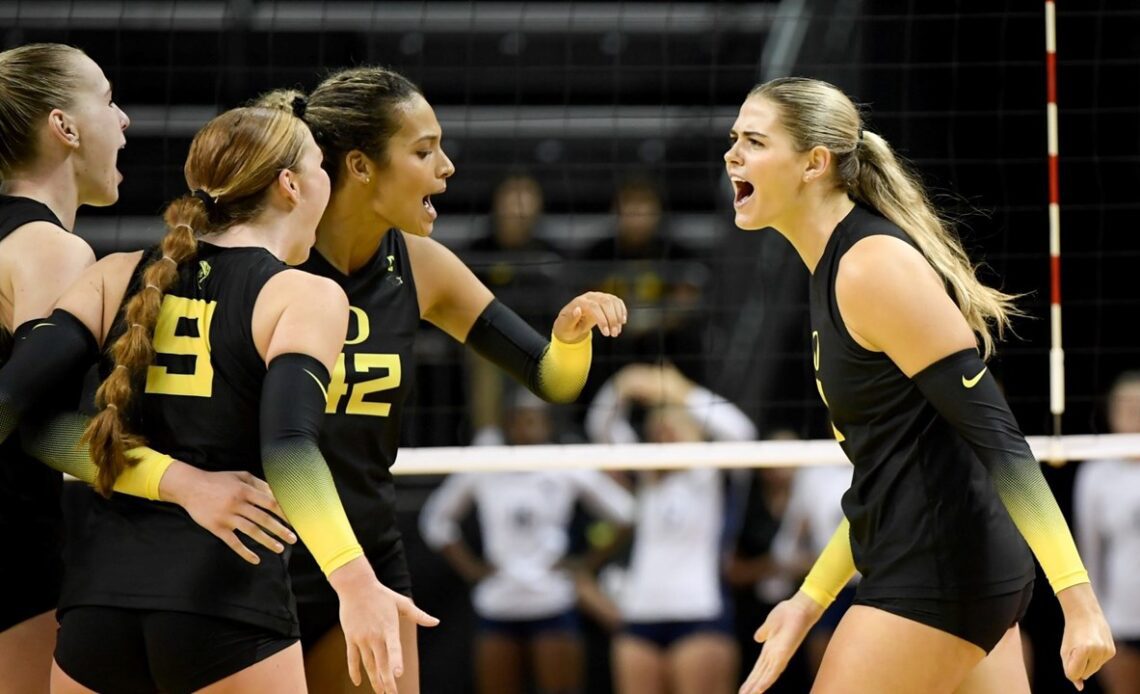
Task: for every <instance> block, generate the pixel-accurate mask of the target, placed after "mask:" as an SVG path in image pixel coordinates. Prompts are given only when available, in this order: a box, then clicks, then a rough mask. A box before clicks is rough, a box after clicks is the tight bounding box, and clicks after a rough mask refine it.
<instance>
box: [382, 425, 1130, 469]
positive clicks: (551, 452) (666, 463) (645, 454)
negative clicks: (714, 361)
mask: <svg viewBox="0 0 1140 694" xmlns="http://www.w3.org/2000/svg"><path fill="white" fill-rule="evenodd" d="M1028 440H1029V445H1030V446H1031V447H1032V448H1033V452H1034V453H1035V454H1036V455H1037V457H1038V459H1039V460H1042V461H1048V462H1050V463H1054V464H1057V463H1063V462H1067V461H1074V460H1094V459H1104V458H1140V434H1103V435H1088V436H1060V437H1051V436H1030V437H1029V439H1028ZM844 463H847V458H846V456H844V454H843V451H842V450H841V449H840V448H839V444H837V443H836V442H835V441H833V440H822V441H748V442H741V443H737V442H727V443H637V444H612V445H611V444H569V445H553V446H457V447H449V448H403V449H401V450H400V457H399V460H398V461H397V463H396V465H395V467H393V468H392V472H393V473H394V474H397V475H440V474H447V473H452V472H506V471H517V470H536V469H544V468H545V469H563V470H566V469H579V470H582V469H590V470H670V469H679V468H694V467H717V468H758V467H798V466H802V465H837V464H844Z"/></svg>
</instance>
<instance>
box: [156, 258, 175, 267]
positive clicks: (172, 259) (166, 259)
mask: <svg viewBox="0 0 1140 694" xmlns="http://www.w3.org/2000/svg"><path fill="white" fill-rule="evenodd" d="M159 260H160V262H161V261H162V260H165V261H166V262H168V263H170V264H171V265H173V266H174V267H178V261H177V260H175V259H174V258H171V257H170V256H168V255H164V256H162V258H160V259H159Z"/></svg>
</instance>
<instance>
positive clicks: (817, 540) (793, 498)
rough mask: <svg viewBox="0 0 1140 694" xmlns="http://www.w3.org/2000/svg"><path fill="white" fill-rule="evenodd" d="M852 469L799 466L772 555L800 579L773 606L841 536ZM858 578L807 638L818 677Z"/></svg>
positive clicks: (810, 666) (810, 662) (809, 662)
mask: <svg viewBox="0 0 1140 694" xmlns="http://www.w3.org/2000/svg"><path fill="white" fill-rule="evenodd" d="M852 470H853V468H852V467H851V466H850V465H807V466H804V467H800V468H798V469H796V471H795V476H794V477H793V479H792V488H791V495H790V497H789V499H788V503H787V506H786V507H785V509H784V514H783V518H782V519H781V520H780V528H779V531H778V532H777V533H776V537H775V538H773V540H772V559H773V560H774V561H775V563H776V564H777V566H778V567H779V569H780V571H781V572H782V573H783V575H785V576H787V577H790V578H792V579H794V581H795V583H794V584H793V585H791V586H790V588H789V590H788V591H787V594H786V595H784V596H781V597H780V598H779V599H778V600H775V601H773V604H774V603H775V602H779V600H783V599H784V598H786V597H788V596H790V595H791V594H792V592H794V591H795V589H796V588H797V587H798V583H799V581H800V580H801V579H802V578H803V577H804V576H806V575H807V573H808V571H809V570H810V569H811V566H812V564H814V563H815V560H816V558H817V557H818V556H819V555H820V554H821V553H822V552H823V548H824V547H826V546H827V543H828V541H829V540H830V539H831V536H832V535H834V534H835V529H836V528H837V527H839V523H840V522H841V521H842V520H843V507H842V505H841V502H842V500H843V494H844V493H845V492H846V491H847V490H848V489H849V488H850V487H851V473H852ZM857 582H858V576H857V575H856V577H855V578H853V579H852V581H851V583H849V584H848V585H847V587H846V588H844V589H843V590H842V591H840V593H839V596H838V597H837V598H836V600H835V602H833V603H831V606H830V607H828V608H827V611H826V612H824V613H823V616H822V617H820V619H819V621H818V622H816V624H815V626H814V627H812V630H811V631H810V632H809V633H808V637H807V640H806V641H804V653H805V655H806V656H807V666H808V671H809V674H810V676H811V677H812V678H814V677H815V673H816V672H818V671H819V664H820V663H821V662H823V653H824V651H826V650H827V644H828V642H829V641H830V640H831V635H832V634H833V633H834V632H835V628H836V627H837V626H839V620H840V619H842V618H843V615H844V613H845V612H847V608H849V607H850V606H851V602H852V601H853V600H854V599H855V584H856V583H857ZM756 624H760V622H757V623H756Z"/></svg>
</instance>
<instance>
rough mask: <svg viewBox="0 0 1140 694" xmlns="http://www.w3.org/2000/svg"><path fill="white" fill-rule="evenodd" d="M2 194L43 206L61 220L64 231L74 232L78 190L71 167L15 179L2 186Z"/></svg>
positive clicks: (29, 174) (60, 167)
mask: <svg viewBox="0 0 1140 694" xmlns="http://www.w3.org/2000/svg"><path fill="white" fill-rule="evenodd" d="M0 193H3V194H4V195H14V196H19V197H23V198H31V199H32V200H36V201H38V202H42V203H43V204H45V205H47V207H48V209H50V210H51V211H52V213H53V214H55V216H56V217H58V218H59V222H60V224H62V225H63V228H64V229H67V230H68V231H74V230H75V214H76V212H77V211H78V209H79V188H78V186H77V185H76V183H75V176H74V175H73V173H72V171H71V167H67V166H59V167H54V168H53V169H52V170H51V171H47V172H34V171H33V172H24V173H20V174H17V175H14V176H13V177H12V178H10V179H8V180H6V181H4V185H3V186H0Z"/></svg>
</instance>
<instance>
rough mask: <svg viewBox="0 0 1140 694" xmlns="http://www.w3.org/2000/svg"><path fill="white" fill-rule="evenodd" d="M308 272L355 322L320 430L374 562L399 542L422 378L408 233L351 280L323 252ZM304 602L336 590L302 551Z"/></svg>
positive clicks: (299, 587) (395, 236)
mask: <svg viewBox="0 0 1140 694" xmlns="http://www.w3.org/2000/svg"><path fill="white" fill-rule="evenodd" d="M301 269H303V270H305V271H307V272H311V273H313V274H314V275H320V276H321V277H328V278H330V279H332V280H334V281H335V282H337V283H338V284H339V285H340V286H341V288H343V289H344V292H345V294H347V295H348V303H349V305H350V314H351V315H350V317H349V323H348V335H347V337H346V339H345V343H344V351H343V352H342V353H341V355H340V356H339V357H338V358H337V362H336V368H335V369H334V371H333V374H332V381H331V382H330V383H329V389H328V395H329V399H328V405H327V407H326V409H325V419H324V422H323V423H322V425H321V453H322V454H323V455H324V457H325V460H326V461H327V462H328V466H329V469H330V470H331V471H332V475H333V479H334V480H335V481H336V489H337V492H338V493H339V495H340V499H341V503H342V504H344V510H345V512H346V513H347V514H348V519H349V521H350V522H351V523H352V529H353V530H354V531H355V532H356V538H357V540H359V542H360V544H361V546H362V547H363V548H364V551H365V553H366V554H367V555H368V556H369V558H370V559H372V560H374V561H375V560H376V558H377V557H378V556H379V555H380V554H382V553H384V552H385V551H386V550H387V549H388V548H389V547H390V546H391V544H392V543H394V542H395V541H396V540H398V539H399V537H400V535H399V531H398V530H397V529H396V488H395V484H394V483H393V480H392V473H391V471H390V468H391V467H392V464H393V463H395V462H396V452H397V450H398V449H399V446H400V417H401V415H402V413H403V409H404V401H405V400H406V399H407V396H408V393H409V391H410V390H411V388H412V381H413V376H414V374H415V363H414V361H413V348H414V346H415V341H416V331H417V330H418V329H419V324H420V306H419V300H418V298H417V297H416V285H415V281H414V279H413V278H412V263H411V260H410V259H409V258H408V249H407V245H406V243H405V241H404V237H403V233H402V232H400V231H398V230H396V229H391V230H389V231H388V233H387V234H385V235H384V237H383V239H381V241H380V246H379V248H378V249H377V250H376V254H375V255H374V256H373V257H372V259H371V260H370V261H368V263H367V264H365V265H364V267H362V268H360V269H359V270H357V271H355V272H353V273H352V274H351V275H345V274H343V273H341V272H340V271H339V270H337V269H336V268H335V267H333V266H332V265H331V264H330V263H329V262H328V261H327V260H325V258H324V257H322V256H321V254H320V253H318V252H317V250H316V249H313V252H312V253H311V254H310V256H309V260H308V261H306V262H305V263H304V264H303V265H302V266H301ZM291 569H292V573H293V579H294V590H295V592H296V593H297V598H298V600H301V601H305V600H306V599H307V598H312V597H314V595H315V594H321V595H326V596H327V595H328V594H329V593H330V589H329V588H328V585H327V582H326V581H325V579H324V577H323V576H322V575H321V573H320V570H319V569H318V568H317V566H316V563H315V562H314V561H313V560H312V556H311V555H310V554H309V553H308V551H307V550H306V549H305V548H304V547H302V546H301V545H297V546H296V547H295V549H294V556H293V561H292V565H291Z"/></svg>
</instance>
